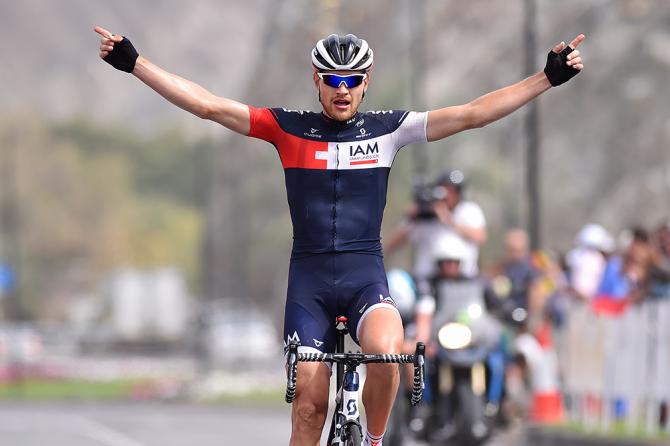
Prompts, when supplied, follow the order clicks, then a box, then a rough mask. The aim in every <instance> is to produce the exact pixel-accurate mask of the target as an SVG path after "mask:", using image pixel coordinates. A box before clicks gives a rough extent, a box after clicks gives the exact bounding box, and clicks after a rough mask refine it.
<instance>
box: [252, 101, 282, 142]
mask: <svg viewBox="0 0 670 446" xmlns="http://www.w3.org/2000/svg"><path fill="white" fill-rule="evenodd" d="M248 107H249V135H248V136H251V137H252V138H258V139H262V140H265V141H268V142H274V140H275V136H276V134H277V130H278V129H279V124H277V120H276V119H275V117H274V115H273V113H272V110H271V109H269V108H256V107H252V106H251V105H249V106H248Z"/></svg>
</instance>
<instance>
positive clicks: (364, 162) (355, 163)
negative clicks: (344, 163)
mask: <svg viewBox="0 0 670 446" xmlns="http://www.w3.org/2000/svg"><path fill="white" fill-rule="evenodd" d="M378 163H379V160H365V161H352V162H350V163H349V165H351V166H358V165H360V164H378Z"/></svg>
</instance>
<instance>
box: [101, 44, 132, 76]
mask: <svg viewBox="0 0 670 446" xmlns="http://www.w3.org/2000/svg"><path fill="white" fill-rule="evenodd" d="M138 57H139V54H138V53H137V51H136V50H135V47H134V46H133V44H132V43H130V40H128V39H126V38H125V37H124V38H123V40H122V41H120V42H115V43H114V49H113V50H112V51H110V52H109V54H108V55H107V57H105V58H104V59H103V60H104V61H105V62H107V63H108V64H110V65H111V66H113V67H114V68H116V69H117V70H121V71H125V72H126V73H132V72H133V69H134V68H135V62H136V61H137V58H138Z"/></svg>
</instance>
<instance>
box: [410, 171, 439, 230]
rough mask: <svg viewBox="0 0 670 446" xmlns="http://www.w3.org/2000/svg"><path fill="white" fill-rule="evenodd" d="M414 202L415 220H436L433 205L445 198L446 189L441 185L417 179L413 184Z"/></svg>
mask: <svg viewBox="0 0 670 446" xmlns="http://www.w3.org/2000/svg"><path fill="white" fill-rule="evenodd" d="M413 197H414V202H415V203H416V205H417V213H416V215H415V216H414V219H415V220H430V219H433V218H436V217H437V216H436V215H435V211H433V203H434V202H435V201H437V200H444V199H445V198H447V188H446V187H444V186H442V185H437V184H435V183H432V182H429V181H426V180H424V179H419V180H417V181H415V182H414V192H413Z"/></svg>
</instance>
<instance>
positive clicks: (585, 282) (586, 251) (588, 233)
mask: <svg viewBox="0 0 670 446" xmlns="http://www.w3.org/2000/svg"><path fill="white" fill-rule="evenodd" d="M576 242H577V247H576V248H575V249H573V250H572V251H570V252H569V253H568V255H567V259H566V262H567V267H568V277H569V282H570V286H571V288H572V291H573V293H574V295H575V296H576V297H577V298H579V299H583V300H587V301H590V300H591V299H592V298H593V297H594V296H595V294H596V292H597V291H598V287H599V285H600V282H601V280H602V277H603V273H604V272H605V266H606V264H607V256H608V255H609V254H610V253H611V252H612V251H613V249H614V240H613V239H612V236H611V235H610V234H609V232H607V230H606V229H605V228H603V227H602V226H600V225H598V224H587V225H586V226H584V227H583V228H582V229H581V230H580V231H579V234H578V235H577V240H576Z"/></svg>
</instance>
